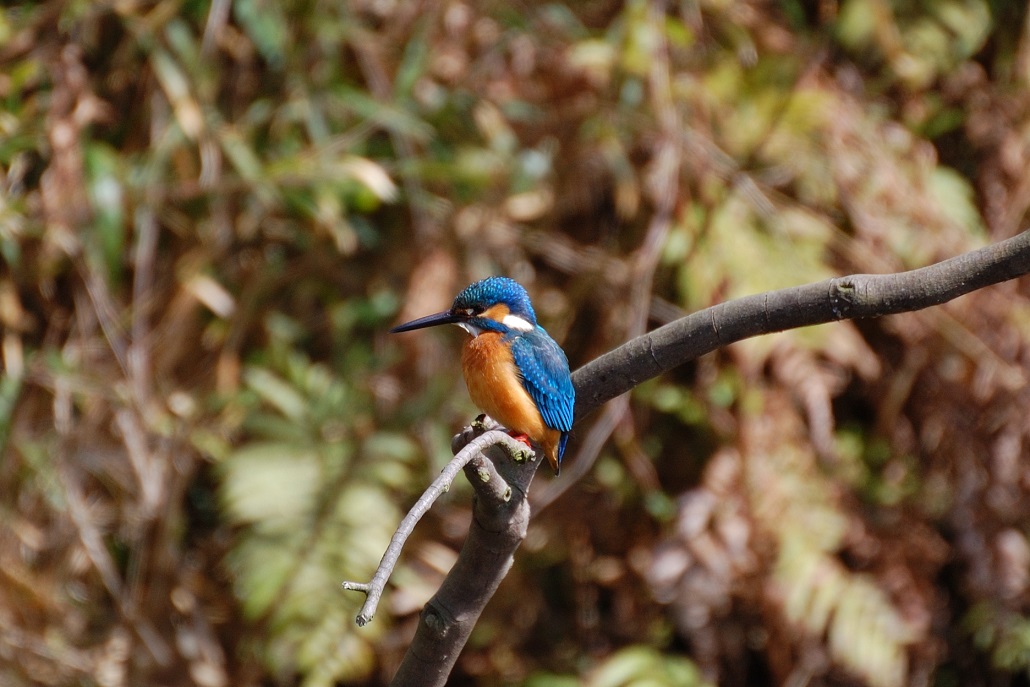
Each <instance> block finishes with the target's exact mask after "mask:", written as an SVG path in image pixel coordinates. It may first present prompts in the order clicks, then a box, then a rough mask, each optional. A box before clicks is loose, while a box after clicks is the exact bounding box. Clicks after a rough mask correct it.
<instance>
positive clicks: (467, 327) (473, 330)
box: [455, 322, 484, 336]
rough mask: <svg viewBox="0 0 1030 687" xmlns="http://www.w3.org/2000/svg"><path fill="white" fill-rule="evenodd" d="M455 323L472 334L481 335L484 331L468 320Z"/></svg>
mask: <svg viewBox="0 0 1030 687" xmlns="http://www.w3.org/2000/svg"><path fill="white" fill-rule="evenodd" d="M455 324H456V325H458V326H459V327H461V328H462V329H464V330H465V331H467V332H468V333H469V334H471V335H472V336H479V335H480V334H482V333H483V331H484V330H482V329H480V328H479V327H476V326H475V325H471V324H469V323H468V322H455Z"/></svg>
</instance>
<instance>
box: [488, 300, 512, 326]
mask: <svg viewBox="0 0 1030 687" xmlns="http://www.w3.org/2000/svg"><path fill="white" fill-rule="evenodd" d="M510 313H511V310H510V309H509V308H508V306H506V305H505V304H504V303H498V304H497V305H491V306H490V307H489V308H487V309H486V310H484V311H483V314H482V315H480V317H488V318H490V319H491V320H494V321H495V322H500V321H501V320H503V319H504V318H505V316H507V315H509V314H510Z"/></svg>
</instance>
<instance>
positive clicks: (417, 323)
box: [390, 310, 468, 334]
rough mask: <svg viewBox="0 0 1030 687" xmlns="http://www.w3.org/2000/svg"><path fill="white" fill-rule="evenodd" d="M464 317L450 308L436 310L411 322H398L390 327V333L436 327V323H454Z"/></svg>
mask: <svg viewBox="0 0 1030 687" xmlns="http://www.w3.org/2000/svg"><path fill="white" fill-rule="evenodd" d="M466 319H468V318H465V317H462V316H461V315H456V314H455V313H453V312H451V311H450V310H445V311H443V312H438V313H436V314H435V315H426V316H425V317H420V318H418V319H417V320H412V321H411V322H405V323H404V324H399V325H397V326H396V327H394V328H393V329H391V330H390V333H391V334H397V333H399V332H410V331H412V330H414V329H425V328H426V327H436V326H437V325H441V324H454V323H456V322H464V321H465V320H466Z"/></svg>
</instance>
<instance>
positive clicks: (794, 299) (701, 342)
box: [572, 231, 1030, 421]
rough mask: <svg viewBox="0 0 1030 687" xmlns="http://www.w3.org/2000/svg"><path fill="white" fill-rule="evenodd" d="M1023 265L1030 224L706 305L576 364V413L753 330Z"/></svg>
mask: <svg viewBox="0 0 1030 687" xmlns="http://www.w3.org/2000/svg"><path fill="white" fill-rule="evenodd" d="M1028 272H1030V231H1024V232H1023V233H1021V234H1018V235H1017V236H1014V237H1012V238H1011V239H1008V240H1007V241H1002V242H1001V243H996V244H993V245H990V246H987V247H985V248H981V249H979V250H975V251H972V252H970V253H965V254H963V255H960V256H958V257H955V258H951V259H950V260H945V261H944V262H939V263H937V264H935V265H930V266H929V267H922V268H919V269H916V270H909V271H908V272H899V273H897V274H883V275H876V274H854V275H851V276H847V277H836V278H833V279H827V280H825V281H821V282H817V283H815V284H808V285H806V286H795V287H792V288H789V289H781V290H779V291H770V292H768V293H760V294H756V295H754V296H746V297H744V298H738V299H736V300H732V301H727V302H725V303H720V304H719V305H713V306H712V307H710V308H705V309H704V310H699V311H698V312H695V313H692V314H690V315H688V316H686V317H684V318H682V319H679V320H676V321H675V322H670V323H669V324H667V325H665V326H664V327H660V328H658V329H656V330H654V331H652V332H649V333H647V334H644V335H643V336H638V337H637V338H635V339H633V340H632V341H629V342H627V343H625V344H623V345H622V346H619V347H618V348H616V349H615V350H614V351H611V352H609V353H605V354H604V355H602V356H601V357H600V358H597V359H596V360H593V361H591V362H589V363H587V364H586V365H584V366H583V367H581V368H579V369H578V370H576V372H575V373H574V374H573V375H572V381H573V383H574V384H575V387H576V420H577V421H578V420H579V419H581V418H583V417H584V416H586V415H589V414H590V413H592V412H593V411H595V410H597V408H599V407H600V406H601V405H602V404H604V403H606V402H607V401H610V400H611V399H613V398H615V397H616V396H619V395H621V394H624V393H626V392H627V391H629V390H630V389H632V388H634V387H635V386H637V385H638V384H641V383H642V382H645V381H647V380H648V379H651V378H652V377H657V376H658V375H660V374H662V373H664V372H668V371H669V370H671V369H673V368H675V367H678V366H679V365H682V364H684V363H686V362H689V361H691V360H693V359H695V358H698V357H700V356H702V355H704V354H705V353H711V352H712V351H714V350H716V349H717V348H721V347H722V346H726V345H728V344H731V343H734V342H736V341H741V340H742V339H748V338H750V337H753V336H758V335H760V334H770V333H772V332H781V331H784V330H786V329H796V328H798V327H807V326H810V325H814V324H824V323H826V322H834V321H837V320H850V319H857V318H861V317H879V316H882V315H893V314H896V313H901V312H911V311H913V310H922V309H923V308H928V307H930V306H932V305H940V304H941V303H945V302H947V301H950V300H953V299H955V298H958V297H959V296H963V295H965V294H967V293H969V292H970V291H976V290H977V289H982V288H983V287H985V286H990V285H991V284H998V283H1000V282H1003V281H1007V280H1009V279H1013V278H1015V277H1018V276H1021V275H1024V274H1027V273H1028Z"/></svg>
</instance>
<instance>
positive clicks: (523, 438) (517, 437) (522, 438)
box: [508, 432, 533, 448]
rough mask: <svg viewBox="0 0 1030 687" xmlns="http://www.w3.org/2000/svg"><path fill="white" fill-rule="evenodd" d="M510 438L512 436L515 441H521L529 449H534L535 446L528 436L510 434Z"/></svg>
mask: <svg viewBox="0 0 1030 687" xmlns="http://www.w3.org/2000/svg"><path fill="white" fill-rule="evenodd" d="M508 436H510V437H511V438H512V439H514V440H515V441H521V442H522V443H523V444H525V445H526V446H528V447H529V448H533V444H532V443H530V441H529V435H528V434H521V433H519V432H508Z"/></svg>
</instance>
